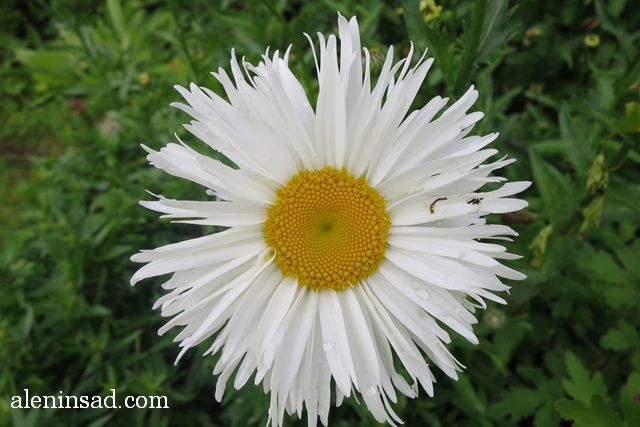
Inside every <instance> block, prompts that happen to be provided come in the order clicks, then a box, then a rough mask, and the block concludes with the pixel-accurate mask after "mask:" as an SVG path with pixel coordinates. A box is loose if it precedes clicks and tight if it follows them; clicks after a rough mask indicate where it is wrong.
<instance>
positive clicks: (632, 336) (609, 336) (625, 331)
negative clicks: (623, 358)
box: [600, 319, 640, 351]
mask: <svg viewBox="0 0 640 427" xmlns="http://www.w3.org/2000/svg"><path fill="white" fill-rule="evenodd" d="M600 346H602V348H606V349H609V350H616V351H621V350H628V349H633V348H638V347H640V336H639V335H638V331H637V329H636V328H635V327H634V326H633V325H632V324H631V323H629V322H627V321H625V320H622V319H621V320H618V325H617V327H615V328H613V329H610V330H609V332H607V333H606V334H605V335H603V336H602V338H601V339H600Z"/></svg>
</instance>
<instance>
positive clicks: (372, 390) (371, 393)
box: [364, 385, 378, 396]
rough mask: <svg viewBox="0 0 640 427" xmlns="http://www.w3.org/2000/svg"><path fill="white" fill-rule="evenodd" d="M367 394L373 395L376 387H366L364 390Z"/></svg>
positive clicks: (376, 391) (376, 390) (376, 389)
mask: <svg viewBox="0 0 640 427" xmlns="http://www.w3.org/2000/svg"><path fill="white" fill-rule="evenodd" d="M364 393H365V394H366V395H367V396H373V395H375V394H376V393H378V387H376V386H374V385H372V386H370V387H367V389H366V390H365V392H364Z"/></svg>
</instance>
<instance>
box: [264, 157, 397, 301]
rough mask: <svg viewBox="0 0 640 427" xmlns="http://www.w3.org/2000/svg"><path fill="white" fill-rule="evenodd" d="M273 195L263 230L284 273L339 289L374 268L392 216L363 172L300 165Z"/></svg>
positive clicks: (314, 284) (310, 283)
mask: <svg viewBox="0 0 640 427" xmlns="http://www.w3.org/2000/svg"><path fill="white" fill-rule="evenodd" d="M276 195H277V198H276V202H275V203H274V204H273V205H272V206H271V207H270V208H269V212H268V216H267V221H266V222H265V224H264V236H265V240H266V242H267V245H269V247H270V248H271V249H273V250H274V252H275V261H276V263H277V264H278V265H279V266H280V269H281V270H282V273H283V274H284V275H285V276H294V277H296V278H297V279H298V282H299V283H300V284H301V285H304V286H308V287H309V288H311V289H313V290H315V291H320V290H323V289H333V290H336V291H342V290H344V289H347V288H348V287H349V286H354V285H357V284H358V282H359V281H360V280H362V279H366V278H367V277H369V276H370V275H371V273H373V272H374V271H376V269H377V268H378V265H379V264H380V261H382V258H383V257H384V251H385V248H386V247H387V231H388V229H389V225H390V224H391V221H390V220H389V214H388V213H387V210H386V208H385V203H384V200H383V199H382V197H380V195H379V194H378V192H377V191H376V190H375V189H373V188H371V187H370V186H369V183H368V182H367V180H366V179H365V178H364V177H360V178H355V177H353V176H351V175H350V174H349V173H348V172H347V171H346V170H345V169H342V170H338V169H335V168H332V167H325V168H324V169H321V170H318V171H302V172H300V173H298V174H297V175H295V176H294V177H293V178H291V179H290V180H289V182H287V183H286V184H285V185H284V186H283V187H280V188H279V189H278V190H277V192H276Z"/></svg>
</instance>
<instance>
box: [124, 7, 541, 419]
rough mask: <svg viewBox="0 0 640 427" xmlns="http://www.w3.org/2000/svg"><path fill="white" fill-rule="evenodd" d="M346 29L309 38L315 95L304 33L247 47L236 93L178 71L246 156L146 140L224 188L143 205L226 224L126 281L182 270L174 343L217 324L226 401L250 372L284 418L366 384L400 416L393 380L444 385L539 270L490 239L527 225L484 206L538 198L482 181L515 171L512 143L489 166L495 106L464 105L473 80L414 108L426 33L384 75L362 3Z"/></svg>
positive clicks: (229, 81) (512, 206)
mask: <svg viewBox="0 0 640 427" xmlns="http://www.w3.org/2000/svg"><path fill="white" fill-rule="evenodd" d="M338 27H339V36H338V39H336V37H335V36H333V35H330V36H329V37H325V36H324V35H322V34H318V39H319V47H318V49H317V51H316V50H315V48H314V56H315V57H316V68H317V73H318V81H319V86H320V88H319V93H318V101H317V103H316V106H315V108H313V107H312V106H311V104H310V103H309V100H308V97H307V94H306V93H305V91H304V89H303V87H302V85H301V84H300V82H299V81H298V80H297V79H296V77H295V76H294V75H293V74H292V72H291V70H290V69H289V67H288V65H287V60H288V56H289V50H287V51H286V52H285V53H284V55H283V56H282V57H281V56H280V54H279V53H278V52H275V53H274V54H273V55H272V56H270V55H269V53H268V51H267V53H266V54H265V55H264V56H263V57H262V62H260V63H259V64H258V65H257V66H254V65H251V64H248V63H246V62H245V61H244V60H243V61H238V60H237V59H236V57H235V55H234V54H233V52H232V59H231V76H229V75H228V74H227V72H226V71H225V70H224V69H222V68H220V69H219V70H218V72H217V73H214V74H213V75H214V76H215V77H216V79H218V81H219V82H220V83H221V84H222V86H223V87H224V90H225V92H226V95H227V99H224V98H222V97H220V96H219V95H217V94H216V93H214V92H212V91H211V90H209V89H207V88H204V87H198V86H196V85H195V84H191V86H190V88H189V89H188V90H187V89H185V88H182V87H178V88H177V89H178V91H179V92H180V93H181V94H182V96H184V98H185V100H186V102H187V103H186V104H175V107H177V108H179V109H181V110H183V111H185V112H186V113H188V114H189V115H190V116H191V117H193V120H192V121H191V123H190V124H188V125H186V128H187V129H188V130H189V131H190V132H191V133H193V134H194V135H195V136H197V137H198V138H200V139H201V140H202V141H204V142H205V143H206V144H207V145H209V146H210V147H211V148H213V149H214V150H216V151H218V152H220V153H222V154H223V155H224V156H225V157H227V158H228V159H230V160H231V161H233V162H234V163H235V165H236V166H237V167H230V166H227V165H226V164H224V163H222V162H220V161H218V160H215V159H213V158H211V157H207V156H205V155H203V154H200V153H198V152H196V151H194V150H193V149H191V148H189V147H187V146H186V145H184V144H180V145H179V144H169V145H167V146H166V147H164V148H162V149H161V150H160V151H159V152H156V151H153V150H151V149H148V148H146V147H145V148H146V150H147V151H148V152H149V155H148V157H147V158H148V159H149V161H150V163H151V164H152V165H154V166H156V167H158V168H160V169H162V170H164V171H166V172H168V173H170V174H172V175H175V176H178V177H181V178H186V179H188V180H191V181H194V182H196V183H198V184H201V185H202V186H204V187H205V188H206V189H207V194H208V195H209V196H211V197H212V199H211V200H207V201H182V200H172V199H167V198H164V197H162V196H159V200H157V201H143V202H141V204H142V205H143V206H145V207H147V208H149V209H153V210H155V211H158V212H161V213H163V214H165V215H164V217H167V218H173V219H176V220H177V222H184V223H190V224H200V225H203V224H206V225H217V226H223V227H228V229H226V230H225V231H222V232H219V233H215V234H210V235H206V236H203V237H199V238H196V239H191V240H186V241H183V242H180V243H174V244H170V245H167V246H163V247H160V248H157V249H154V250H148V251H142V252H141V253H138V254H136V255H134V256H133V257H132V260H133V261H136V262H144V263H148V264H146V265H145V266H143V267H142V268H140V270H138V272H137V273H135V274H134V276H133V277H132V279H131V282H132V284H135V283H136V282H138V281H140V280H142V279H145V278H148V277H154V276H160V275H163V274H168V273H173V275H172V276H171V278H170V279H169V280H168V281H167V282H165V283H164V284H163V285H162V287H163V288H164V289H166V290H167V294H166V295H164V296H163V297H161V298H160V299H159V300H158V301H157V303H156V304H155V307H154V308H157V307H160V309H161V311H162V315H163V316H166V317H171V319H170V320H169V321H168V322H167V324H166V325H165V326H164V327H162V328H161V330H160V331H159V332H160V333H161V334H162V333H165V332H166V331H168V330H169V329H171V328H172V327H174V326H181V327H182V330H181V331H180V333H179V334H178V335H177V337H176V341H179V342H180V347H182V350H181V351H180V353H179V355H178V360H179V359H180V358H181V357H182V355H183V354H184V353H185V352H186V351H187V350H188V349H190V348H192V347H194V346H196V345H198V344H199V343H201V342H203V341H205V340H207V339H209V338H213V343H212V344H211V346H210V347H209V350H208V351H207V352H206V353H205V354H214V353H218V354H219V359H218V362H217V364H216V366H215V369H214V371H213V373H214V375H217V376H218V380H217V387H216V392H215V397H216V399H218V400H220V399H221V398H222V395H223V393H224V390H225V387H226V384H227V381H228V380H229V379H230V378H231V377H232V376H234V374H235V376H234V379H233V386H234V387H235V388H237V389H238V388H240V387H242V386H243V385H244V384H245V383H246V382H247V381H249V380H250V379H252V381H254V382H255V383H256V384H259V383H262V385H263V388H264V391H265V393H270V397H271V404H270V408H269V419H270V423H271V425H272V426H280V425H282V422H283V417H284V412H285V410H286V411H287V413H289V414H293V413H297V414H298V416H299V417H301V416H302V412H303V410H306V412H307V419H308V423H309V426H315V425H316V423H317V419H318V417H319V418H320V421H321V422H322V424H324V425H327V423H328V416H329V408H330V406H331V405H332V404H334V403H335V405H340V404H341V402H342V400H343V399H344V397H345V396H351V395H354V396H356V397H357V398H358V399H359V400H360V401H362V402H364V404H365V405H366V406H367V408H368V409H369V410H370V411H371V413H372V414H373V416H374V417H375V419H376V420H377V421H379V422H388V423H390V424H392V425H395V423H401V420H400V419H399V418H398V416H397V415H396V414H395V413H394V411H393V409H392V407H391V404H390V402H396V401H397V392H400V393H402V394H404V395H406V396H408V397H410V398H414V397H416V396H417V395H418V384H420V386H422V388H423V389H424V390H425V391H426V393H427V394H428V395H430V396H431V395H433V383H434V382H435V379H434V376H433V373H432V370H431V366H430V364H433V365H434V366H437V367H438V368H439V369H441V370H442V371H443V372H444V373H445V374H446V375H448V376H449V377H451V378H453V379H456V378H457V377H458V371H460V370H461V368H462V366H461V365H460V363H458V362H457V361H456V359H455V358H454V357H453V356H452V355H451V353H450V352H449V351H448V350H447V347H446V346H445V344H447V343H449V342H450V340H451V338H450V335H449V333H450V331H453V332H455V333H457V334H460V335H462V336H463V337H464V338H466V339H467V340H469V341H470V342H472V343H477V342H478V339H477V338H476V336H475V335H474V333H473V329H472V325H473V324H474V323H476V318H475V317H474V315H473V313H474V311H475V309H476V308H480V307H481V308H485V307H486V305H485V300H492V301H496V302H498V303H502V304H504V303H505V301H504V300H503V299H502V298H501V297H500V296H497V295H496V294H495V293H496V292H500V291H505V290H507V289H508V287H507V286H506V285H504V284H503V283H502V282H501V281H500V278H501V277H502V278H507V279H515V280H518V279H523V278H524V275H522V274H521V273H519V272H517V271H515V270H513V269H511V268H509V267H506V266H504V265H503V264H501V263H500V262H499V261H498V260H505V259H506V260H509V259H515V258H517V257H516V256H515V255H512V254H509V253H507V252H506V249H505V248H504V247H503V246H501V245H498V244H495V243H487V242H485V241H486V240H488V239H502V240H509V239H508V237H506V236H515V235H516V233H515V232H514V231H513V230H512V229H510V228H509V227H507V226H504V225H489V224H486V221H485V219H484V217H485V216H486V215H487V214H490V213H504V212H512V211H517V210H519V209H522V208H524V207H525V206H527V203H526V202H525V201H523V200H519V199H515V198H511V197H509V196H512V195H514V194H516V193H519V192H521V191H523V190H524V189H525V188H527V187H528V186H529V184H530V183H529V182H511V183H505V184H504V185H502V187H500V188H499V189H497V190H493V191H488V192H481V191H480V188H481V187H482V186H483V185H484V184H486V183H490V182H491V183H498V182H503V181H505V179H504V178H501V177H496V176H493V175H492V172H493V171H495V170H497V169H499V168H502V167H503V166H505V165H507V164H509V163H511V162H512V161H513V160H508V159H506V158H502V159H500V160H497V161H493V162H492V163H485V161H486V160H487V159H489V157H491V156H493V155H494V154H496V153H497V150H494V149H486V148H485V146H487V145H488V144H489V143H491V142H492V141H493V140H495V139H496V137H497V134H495V133H492V134H489V135H485V136H475V135H470V134H471V131H472V128H473V126H474V124H475V123H476V122H477V121H479V120H480V119H481V118H482V116H483V114H482V113H480V112H473V113H468V111H469V109H470V108H471V106H472V105H473V103H474V102H475V100H476V99H477V98H478V92H477V91H476V90H475V89H474V88H473V87H471V88H470V89H469V90H468V91H467V92H466V93H465V94H464V95H463V96H462V97H461V98H460V99H459V100H458V101H456V102H455V103H453V105H451V106H450V107H449V108H447V109H445V110H444V111H442V110H443V108H444V107H445V105H446V104H447V102H448V100H447V99H446V98H441V97H436V98H434V99H432V100H431V101H429V102H428V103H427V104H426V105H425V106H424V107H422V108H421V109H420V110H417V111H413V112H410V113H409V108H410V106H411V104H412V102H413V101H414V98H415V96H416V94H417V92H418V89H419V87H420V86H421V84H422V82H423V81H424V79H425V75H426V74H427V71H428V69H429V67H430V66H431V64H432V62H433V60H432V59H424V55H423V57H422V58H420V60H418V61H417V62H416V63H413V64H412V54H413V49H411V50H410V51H409V54H408V55H407V57H406V58H404V59H402V60H400V61H399V62H397V63H395V64H394V62H393V48H389V51H388V53H387V55H386V59H385V61H384V64H383V65H382V68H381V71H380V73H379V75H378V76H377V80H375V84H373V83H372V77H371V73H370V68H371V60H370V54H369V52H368V51H367V49H366V48H364V49H363V48H362V47H361V45H360V36H359V29H358V24H357V22H356V19H355V18H352V19H351V20H350V21H347V20H346V19H345V18H343V17H342V16H339V18H338ZM338 43H339V44H340V46H339V47H338ZM312 45H313V43H312ZM176 362H177V361H176ZM400 371H401V372H403V373H404V375H403V374H401V373H400ZM333 390H334V391H333ZM332 394H333V396H334V397H333V398H332Z"/></svg>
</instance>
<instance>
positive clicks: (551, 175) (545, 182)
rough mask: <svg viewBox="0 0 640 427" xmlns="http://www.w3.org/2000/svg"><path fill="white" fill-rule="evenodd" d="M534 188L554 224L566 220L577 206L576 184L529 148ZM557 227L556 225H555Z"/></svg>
mask: <svg viewBox="0 0 640 427" xmlns="http://www.w3.org/2000/svg"><path fill="white" fill-rule="evenodd" d="M529 158H530V159H531V168H532V169H533V177H534V180H535V188H536V189H537V190H538V192H539V193H540V196H541V197H542V202H543V203H544V207H545V213H547V215H548V216H549V220H550V221H551V223H552V224H554V226H556V225H558V224H561V223H564V222H566V220H568V219H569V218H570V217H571V216H572V214H573V211H574V209H575V208H576V207H577V204H578V203H577V198H576V191H575V190H576V185H575V184H574V183H573V182H572V181H571V179H569V178H568V177H567V176H566V175H564V174H563V173H562V172H560V171H559V170H558V169H557V168H556V167H555V166H553V165H551V164H549V163H547V162H546V161H544V160H543V159H542V157H540V156H539V155H538V153H536V151H535V150H533V149H530V150H529ZM556 228H557V227H556Z"/></svg>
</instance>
